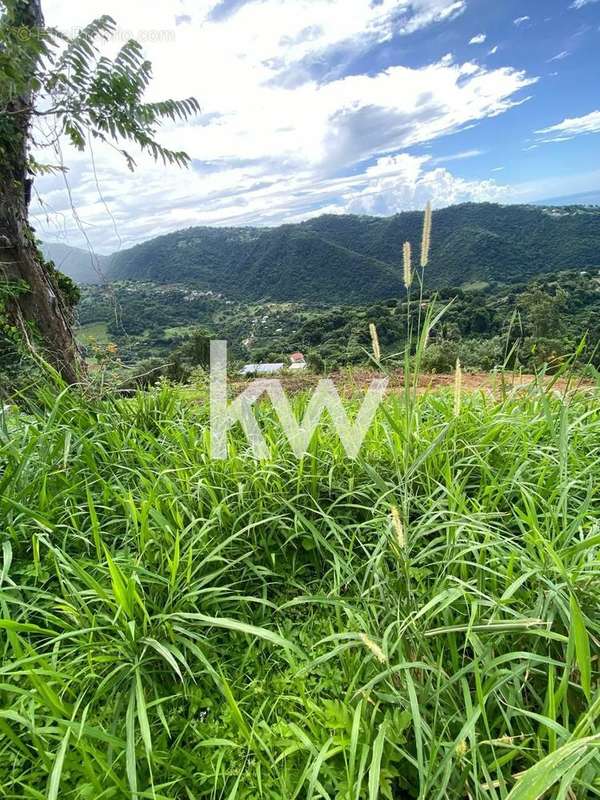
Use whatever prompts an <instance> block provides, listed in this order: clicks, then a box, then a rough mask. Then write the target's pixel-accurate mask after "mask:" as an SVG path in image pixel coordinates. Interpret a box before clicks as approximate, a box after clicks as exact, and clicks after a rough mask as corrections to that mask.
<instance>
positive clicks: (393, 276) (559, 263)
mask: <svg viewBox="0 0 600 800" xmlns="http://www.w3.org/2000/svg"><path fill="white" fill-rule="evenodd" d="M422 222H423V215H422V214H421V213H419V212H405V213H402V214H396V215H395V216H393V217H385V218H381V217H366V216H350V215H325V216H321V217H318V218H316V219H312V220H309V221H307V222H303V223H300V224H297V225H283V226H281V227H279V228H189V229H187V230H183V231H178V232H177V233H171V234H167V235H165V236H159V237H158V238H157V239H152V240H151V241H148V242H145V243H144V244H141V245H138V246H136V247H133V248H131V249H129V250H124V251H121V252H119V253H117V254H115V255H114V256H112V257H111V259H110V262H109V264H108V269H107V277H108V278H109V279H111V280H124V279H127V280H140V281H143V280H145V281H154V282H156V283H163V284H165V283H190V284H193V285H195V286H197V287H198V288H202V289H210V290H212V291H214V292H221V293H223V294H224V295H226V296H228V297H231V298H233V299H240V300H249V301H250V300H263V299H272V300H289V301H294V300H296V301H299V300H303V301H319V302H329V303H364V302H370V301H375V300H380V299H383V298H387V297H395V296H398V294H399V292H401V291H402V285H401V276H402V267H401V259H402V245H403V243H404V242H405V241H410V242H412V243H413V248H414V253H415V260H416V258H417V256H418V252H419V243H420V237H421V227H422ZM590 268H600V208H593V207H585V206H564V207H538V206H500V205H495V204H492V203H468V204H463V205H458V206H452V207H450V208H444V209H440V210H439V211H436V212H434V219H433V239H432V251H431V260H430V264H429V266H428V267H427V286H428V287H430V288H441V287H444V286H461V285H467V284H471V283H478V282H482V281H484V282H493V281H497V282H501V283H515V282H522V281H526V280H528V279H530V278H532V277H534V276H536V275H543V274H545V273H548V272H556V271H557V270H566V269H590Z"/></svg>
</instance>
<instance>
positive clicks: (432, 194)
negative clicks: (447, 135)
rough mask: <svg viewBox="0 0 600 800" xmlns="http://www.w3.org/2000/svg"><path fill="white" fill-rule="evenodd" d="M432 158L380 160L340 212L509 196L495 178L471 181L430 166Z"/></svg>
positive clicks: (343, 202)
mask: <svg viewBox="0 0 600 800" xmlns="http://www.w3.org/2000/svg"><path fill="white" fill-rule="evenodd" d="M429 161H430V159H429V157H428V156H420V157H415V156H409V155H406V154H403V155H399V156H388V157H386V158H383V159H379V160H378V162H377V164H376V165H375V166H374V167H371V168H369V169H368V170H367V172H366V174H365V176H364V177H365V179H366V180H367V183H366V185H365V186H364V188H362V189H361V190H360V191H357V188H356V187H351V191H348V192H345V193H343V195H342V200H341V202H340V203H339V204H338V209H339V211H340V213H353V214H379V215H387V214H395V213H397V212H398V211H404V210H409V209H413V210H414V209H418V208H423V206H424V205H425V204H426V203H427V201H428V200H431V202H432V203H433V205H434V206H437V207H440V206H447V205H453V204H454V203H462V202H466V201H474V202H483V201H501V200H502V199H503V198H504V197H506V193H507V188H506V187H504V186H500V185H498V184H497V183H496V182H495V181H491V180H484V181H468V180H464V179H463V178H459V177H457V176H455V175H453V174H452V173H451V172H449V171H448V170H446V169H442V168H434V169H426V166H427V165H428V162H429Z"/></svg>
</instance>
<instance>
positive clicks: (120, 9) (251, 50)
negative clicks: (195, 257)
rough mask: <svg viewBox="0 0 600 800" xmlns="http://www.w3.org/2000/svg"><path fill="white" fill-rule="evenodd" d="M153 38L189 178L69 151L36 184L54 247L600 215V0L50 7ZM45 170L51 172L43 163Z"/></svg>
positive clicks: (149, 42) (50, 12)
mask: <svg viewBox="0 0 600 800" xmlns="http://www.w3.org/2000/svg"><path fill="white" fill-rule="evenodd" d="M44 6H45V12H46V18H47V22H48V23H49V24H50V25H55V26H58V27H60V28H62V29H63V30H66V31H67V32H69V31H72V30H73V29H74V28H76V27H77V26H78V25H82V24H84V23H86V22H87V21H89V20H90V19H91V18H93V17H94V16H97V15H99V14H100V13H110V14H111V15H112V16H113V17H115V19H116V21H117V23H118V25H119V29H118V33H117V36H116V37H115V40H114V41H112V42H110V43H109V45H108V49H109V51H110V52H111V53H114V52H116V50H117V49H118V47H119V45H120V44H121V43H122V42H123V41H124V40H125V39H126V38H127V37H128V36H134V37H136V38H138V39H140V40H141V41H142V43H143V44H144V46H145V49H146V50H147V53H148V55H149V57H150V58H151V60H152V61H153V63H154V74H155V81H154V84H153V88H152V98H153V99H154V98H158V97H161V96H175V97H184V96H189V95H194V96H195V97H196V98H197V99H198V100H199V102H200V104H201V106H202V114H201V115H200V116H199V117H198V118H197V119H195V120H192V121H190V122H189V123H186V124H184V125H177V126H170V127H167V128H165V129H164V130H163V131H162V135H161V138H162V140H163V141H164V142H165V143H166V144H168V145H170V146H172V147H176V148H183V149H185V150H187V152H188V153H189V154H190V156H191V157H192V159H193V162H192V168H191V169H190V170H188V171H186V172H181V171H179V170H176V169H174V168H166V167H163V166H159V165H155V164H153V163H152V162H151V161H150V160H149V159H148V158H147V157H146V156H143V155H142V156H141V157H140V158H139V169H138V171H137V172H136V173H135V174H133V175H131V174H130V173H128V171H127V169H126V167H125V165H124V164H123V163H122V161H121V160H120V159H119V157H118V155H117V154H116V153H115V152H114V151H113V150H110V149H106V150H102V149H99V150H98V151H97V152H96V151H94V153H93V159H92V158H91V157H90V154H89V153H87V154H84V155H82V154H79V153H75V152H72V151H70V150H69V148H68V146H67V145H66V144H63V145H62V152H61V153H59V154H56V155H57V157H60V158H62V159H64V162H65V163H66V164H67V165H68V166H69V167H70V171H69V174H68V179H67V180H68V184H69V188H70V198H72V200H73V203H74V205H75V207H76V210H77V221H76V220H74V218H73V214H72V208H71V199H70V198H69V193H68V192H67V190H66V186H65V185H64V182H63V180H62V179H61V178H56V177H55V178H52V177H48V178H44V179H41V180H40V181H38V186H37V190H38V194H39V201H40V205H39V206H38V207H37V208H36V213H37V227H38V230H40V232H41V233H42V235H43V236H44V237H45V238H47V239H55V240H57V239H62V240H65V241H68V242H70V243H73V244H81V243H82V242H83V241H85V238H86V237H87V238H89V240H90V241H91V242H92V244H94V246H95V247H96V248H97V249H98V250H99V251H104V252H108V251H112V250H114V249H117V248H119V247H123V246H126V245H130V244H133V243H136V242H138V241H141V240H143V239H147V238H150V237H151V236H155V235H159V234H161V233H164V232H167V231H170V230H175V229H178V228H184V227H188V226H190V225H201V224H204V225H273V224H279V223H282V222H295V221H298V220H301V219H306V218H308V217H311V216H315V215H317V214H320V213H325V212H327V213H361V214H381V215H388V214H393V213H396V212H398V211H402V210H406V209H413V208H420V207H422V206H423V205H424V204H425V202H426V201H427V200H432V202H433V204H434V206H437V207H440V206H443V205H449V204H452V203H456V202H464V201H471V200H472V201H484V200H491V201H497V202H506V203H508V202H538V201H543V200H546V199H555V198H569V197H571V196H573V195H578V196H581V198H582V200H585V199H587V200H588V201H590V202H592V201H595V202H600V159H599V157H598V153H599V148H598V145H599V143H600V92H598V88H597V87H598V85H599V83H600V81H599V79H600V74H599V73H600V58H599V57H598V51H599V47H600V0H154V1H153V2H151V3H148V2H147V0H128V2H127V4H124V3H123V2H119V1H118V0H80V2H78V4H77V6H76V8H75V10H74V7H73V4H72V2H71V0H46V2H45V4H44ZM44 157H45V160H46V161H48V160H49V158H48V155H47V154H46V155H45V156H44Z"/></svg>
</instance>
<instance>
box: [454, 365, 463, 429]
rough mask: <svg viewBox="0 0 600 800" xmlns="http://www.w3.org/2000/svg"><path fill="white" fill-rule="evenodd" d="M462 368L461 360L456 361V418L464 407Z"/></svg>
mask: <svg viewBox="0 0 600 800" xmlns="http://www.w3.org/2000/svg"><path fill="white" fill-rule="evenodd" d="M462 383H463V375H462V367H461V365H460V359H458V358H457V359H456V372H455V373H454V416H455V417H458V415H459V414H460V409H461V405H462Z"/></svg>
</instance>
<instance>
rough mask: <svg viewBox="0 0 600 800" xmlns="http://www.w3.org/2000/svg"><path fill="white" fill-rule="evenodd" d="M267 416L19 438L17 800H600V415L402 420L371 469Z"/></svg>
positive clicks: (150, 404)
mask: <svg viewBox="0 0 600 800" xmlns="http://www.w3.org/2000/svg"><path fill="white" fill-rule="evenodd" d="M305 402H306V398H304V397H303V396H298V397H296V398H294V400H293V404H294V407H295V409H296V411H297V413H300V410H301V407H302V406H303V405H304V404H305ZM259 417H260V420H261V424H262V426H263V428H264V430H265V431H266V437H267V440H268V443H269V448H270V456H269V458H268V459H267V460H266V461H264V462H262V463H261V464H260V465H257V463H256V462H255V461H254V460H253V459H252V457H251V453H250V451H249V446H248V444H247V442H246V441H245V439H244V437H243V436H242V434H241V432H240V431H237V432H235V433H234V435H233V436H232V438H231V441H230V451H229V457H228V458H227V460H225V461H215V460H211V459H210V457H209V442H208V439H209V432H208V427H207V426H208V410H207V406H206V404H205V403H201V402H190V400H189V398H185V396H183V395H182V394H181V393H180V392H179V391H178V390H177V389H175V388H172V387H168V386H165V387H161V388H157V389H155V390H153V391H151V392H147V393H139V394H138V395H136V396H135V397H132V398H118V397H110V396H109V397H104V398H101V397H91V398H90V397H85V396H84V395H83V394H81V393H80V392H78V391H76V390H64V391H61V392H57V391H53V390H51V389H46V390H44V391H42V392H40V393H38V394H37V395H36V396H35V397H33V395H30V396H29V399H28V400H27V401H24V402H23V404H22V405H21V407H20V410H19V412H18V413H17V412H12V413H8V414H6V415H3V416H2V417H1V421H0V519H1V537H2V562H1V568H0V672H1V676H0V797H3V798H15V799H16V798H35V799H36V800H41V799H42V798H50V800H56V799H57V798H60V799H61V800H91V798H94V800H105V799H106V800H108V798H111V799H113V798H114V799H117V798H157V800H158V799H159V798H161V799H162V798H165V799H166V798H168V799H169V800H184V799H185V800H201V799H204V798H206V799H207V800H208V799H209V798H210V800H217V798H219V799H222V800H234V799H237V800H242V798H244V800H255V799H258V798H265V799H267V798H268V800H317V798H329V799H330V800H363V798H364V800H376V798H389V800H399V799H405V800H417V799H418V800H430V799H432V800H445V799H446V798H452V799H454V798H477V799H478V800H483V799H484V798H485V800H500V799H501V798H510V799H511V800H534V798H539V797H548V798H562V800H581V799H583V798H593V797H598V795H599V794H600V769H599V765H600V722H599V715H600V685H599V676H600V669H599V643H600V614H599V603H598V598H599V595H600V560H599V559H600V494H599V492H600V489H599V485H598V475H599V474H600V404H599V402H598V395H597V393H590V392H574V393H571V394H568V395H565V394H564V393H559V392H557V391H555V387H554V388H553V387H552V386H548V385H546V386H545V387H542V386H541V385H535V384H533V385H532V386H531V387H530V388H529V389H527V390H525V391H523V390H522V391H513V390H508V391H506V392H505V393H502V394H500V395H497V396H492V395H490V394H489V393H487V392H483V391H481V392H472V393H467V392H464V393H462V394H460V393H459V394H458V395H457V394H456V393H453V392H452V390H439V391H437V392H432V393H428V394H425V395H423V396H419V397H418V398H417V397H415V398H414V402H411V403H406V402H405V401H404V399H403V398H402V397H401V396H391V397H390V398H389V399H388V400H387V401H386V403H385V405H384V406H383V407H382V408H381V409H380V411H379V413H378V416H377V418H376V421H375V423H374V425H373V426H372V428H371V430H370V432H369V434H368V436H367V439H366V441H365V444H364V446H363V449H362V451H361V454H360V457H359V459H358V460H356V461H351V460H348V459H347V458H346V457H345V455H344V452H343V450H342V447H341V445H340V442H339V440H338V439H337V438H336V437H335V435H334V433H333V431H332V430H330V428H329V427H328V426H327V425H324V426H321V427H320V428H319V430H318V431H317V433H316V434H315V437H314V439H313V441H312V443H311V446H310V450H309V452H308V453H307V454H306V455H305V457H304V458H302V459H301V460H296V459H295V458H294V456H293V455H292V453H291V452H290V450H289V447H288V445H287V444H286V442H285V440H284V437H283V434H282V432H281V429H280V427H279V425H278V423H277V421H276V419H275V418H274V415H273V413H272V411H271V409H270V407H269V406H267V405H264V406H261V408H260V411H259Z"/></svg>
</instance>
